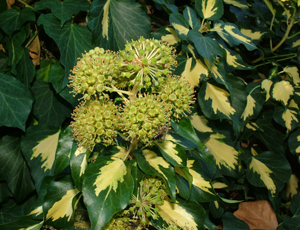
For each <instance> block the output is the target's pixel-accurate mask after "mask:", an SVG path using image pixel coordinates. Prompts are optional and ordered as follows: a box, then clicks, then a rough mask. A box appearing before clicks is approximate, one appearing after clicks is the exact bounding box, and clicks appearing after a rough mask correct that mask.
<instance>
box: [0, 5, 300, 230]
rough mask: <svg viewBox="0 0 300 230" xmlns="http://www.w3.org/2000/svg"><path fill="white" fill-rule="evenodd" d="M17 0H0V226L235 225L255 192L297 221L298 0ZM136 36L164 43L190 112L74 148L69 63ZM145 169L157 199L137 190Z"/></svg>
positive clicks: (292, 225) (282, 220) (286, 224)
mask: <svg viewBox="0 0 300 230" xmlns="http://www.w3.org/2000/svg"><path fill="white" fill-rule="evenodd" d="M26 2H27V3H26ZM26 2H24V1H21V0H20V1H16V2H15V3H14V4H13V5H8V6H7V7H2V6H1V7H0V158H1V159H0V165H1V167H0V178H1V180H0V204H1V211H0V212H1V217H2V218H1V222H0V228H1V229H46V228H47V226H53V227H54V228H57V229H74V228H81V229H95V230H96V229H97V230H98V229H117V228H116V226H118V228H120V229H135V228H136V229H142V228H144V227H147V228H149V229H217V228H218V226H219V225H222V226H223V228H224V229H249V226H248V224H247V223H248V222H247V218H245V219H244V220H241V219H238V218H237V217H236V216H235V215H234V214H233V213H234V212H235V211H236V210H237V209H238V204H239V203H240V202H249V201H256V200H267V201H269V202H270V204H271V206H272V208H273V209H274V212H275V214H276V218H277V221H278V223H279V225H278V229H282V230H283V229H297V228H299V223H300V215H299V206H300V198H299V187H298V182H299V178H300V173H299V170H298V169H299V164H300V127H299V119H300V110H299V109H300V107H299V106H300V75H299V73H300V72H299V68H300V48H299V47H300V33H299V30H300V26H299V15H300V2H299V1H291V0H290V1H283V0H278V1H275V0H274V1H273V0H272V1H271V0H243V1H236V0H233V1H230V0H193V1H184V2H180V3H178V2H179V1H176V2H175V1H165V0H153V1H145V3H142V2H144V1H134V0H105V1H103V0H94V1H92V2H91V3H90V2H89V1H86V0H64V1H58V0H42V1H26ZM175 3H176V4H175ZM151 25H152V27H151ZM140 37H145V38H146V39H148V38H149V39H159V40H161V41H162V42H167V43H168V44H170V45H172V46H173V47H174V52H175V53H176V63H177V65H176V68H174V69H173V70H172V74H174V75H178V76H179V77H181V78H184V79H186V80H187V81H188V82H189V83H190V85H192V86H193V87H194V89H195V92H196V93H195V98H196V103H195V104H194V106H193V108H192V113H191V114H190V115H189V116H188V117H184V118H182V119H180V120H179V121H178V120H176V121H175V120H174V121H173V120H172V121H171V122H170V125H171V126H172V130H170V131H169V132H168V133H167V134H166V135H159V136H163V138H162V139H159V140H155V141H153V144H151V145H148V146H145V145H143V144H139V143H137V142H136V139H129V138H126V137H124V135H122V134H119V135H116V136H115V137H114V138H115V139H114V144H113V145H111V144H109V145H102V144H101V143H99V144H97V145H96V146H95V147H94V148H93V149H91V150H87V149H85V148H83V147H79V146H78V143H77V142H76V141H75V140H74V138H73V136H72V131H73V130H72V126H70V123H71V121H72V115H71V113H72V111H73V109H74V108H75V107H76V106H77V105H78V104H79V98H81V97H82V95H77V96H76V97H73V96H72V94H71V93H69V91H70V88H68V86H67V85H68V84H69V83H70V82H69V75H70V73H71V70H72V69H73V68H74V66H76V65H77V63H78V59H79V58H81V57H82V56H83V54H84V53H85V52H88V51H89V50H91V49H94V48H95V47H100V48H103V49H104V50H110V52H112V53H113V52H114V51H118V50H123V49H125V47H126V44H127V42H131V41H135V40H137V39H139V38H140ZM116 82H118V84H119V85H122V83H123V82H121V81H116ZM149 90H150V91H151V88H150V89H149ZM120 92H121V91H120ZM150 93H152V92H150ZM108 94H109V95H110V98H112V99H113V103H114V104H115V105H117V106H119V105H121V104H122V103H123V100H124V98H127V95H125V96H124V95H123V97H124V98H120V94H117V93H116V92H113V91H112V92H108ZM125 100H126V99H125ZM128 117H130V116H129V115H128ZM118 122H120V121H118ZM116 125H121V126H122V125H123V126H124V124H116ZM126 125H128V124H126ZM78 129H79V128H78ZM139 135H141V134H139ZM149 178H150V179H149ZM153 178H155V179H153ZM148 179H149V180H150V181H151V180H157V179H158V180H159V181H161V182H160V183H162V184H163V185H161V184H159V185H161V186H163V188H164V191H165V194H166V195H164V196H163V202H160V200H159V202H157V203H156V200H154V201H153V200H151V202H152V203H151V205H150V206H149V203H147V205H146V204H145V203H143V202H141V201H145V200H146V198H145V200H142V199H141V200H139V197H141V194H148V192H149V194H150V193H151V191H150V190H149V191H148V190H147V188H145V187H143V185H145V184H147V183H146V182H145V181H146V180H148ZM151 186H153V185H152V184H151ZM151 186H150V187H151ZM154 187H155V186H154ZM141 189H145V191H143V192H142V193H141V191H140V190H141ZM151 189H152V187H151ZM155 189H156V187H155ZM155 189H154V190H155ZM154 190H153V191H152V193H155V191H154ZM149 199H150V198H149ZM147 201H149V200H147ZM143 205H144V206H143ZM133 207H134V210H135V211H134V212H130V210H133ZM140 207H141V208H140ZM130 208H131V209H130ZM152 211H153V212H152ZM151 212H152V213H151ZM130 213H131V214H130ZM132 213H135V215H134V216H133V215H132ZM145 215H146V216H147V218H145V219H141V220H140V219H136V218H138V217H143V218H144V217H145ZM145 224H146V225H145Z"/></svg>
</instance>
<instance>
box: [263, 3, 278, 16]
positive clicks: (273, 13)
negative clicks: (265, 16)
mask: <svg viewBox="0 0 300 230" xmlns="http://www.w3.org/2000/svg"><path fill="white" fill-rule="evenodd" d="M264 2H265V4H266V5H267V6H268V8H269V10H270V11H271V13H272V15H273V17H275V14H276V8H275V7H274V6H273V3H272V1H271V0H264Z"/></svg>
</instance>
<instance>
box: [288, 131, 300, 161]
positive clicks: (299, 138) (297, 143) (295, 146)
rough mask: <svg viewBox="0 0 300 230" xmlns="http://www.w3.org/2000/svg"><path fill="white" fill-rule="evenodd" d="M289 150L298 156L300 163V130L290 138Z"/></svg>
mask: <svg viewBox="0 0 300 230" xmlns="http://www.w3.org/2000/svg"><path fill="white" fill-rule="evenodd" d="M288 144H289V149H290V151H291V153H293V154H296V155H297V156H298V162H299V163H300V129H299V128H298V129H296V130H295V131H294V132H293V133H292V134H291V135H290V136H289V140H288Z"/></svg>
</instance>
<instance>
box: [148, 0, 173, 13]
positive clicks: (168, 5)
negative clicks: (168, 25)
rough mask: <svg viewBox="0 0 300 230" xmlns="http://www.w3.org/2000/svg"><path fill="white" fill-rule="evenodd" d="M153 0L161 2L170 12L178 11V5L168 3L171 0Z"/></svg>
mask: <svg viewBox="0 0 300 230" xmlns="http://www.w3.org/2000/svg"><path fill="white" fill-rule="evenodd" d="M153 1H154V2H156V3H158V4H160V5H161V6H162V7H163V8H164V10H165V11H166V12H167V13H168V14H171V13H178V7H177V6H176V5H174V4H168V3H167V2H169V1H167V2H166V0H153ZM170 3H171V2H170Z"/></svg>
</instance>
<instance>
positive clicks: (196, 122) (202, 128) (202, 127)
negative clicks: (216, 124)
mask: <svg viewBox="0 0 300 230" xmlns="http://www.w3.org/2000/svg"><path fill="white" fill-rule="evenodd" d="M190 120H191V123H192V125H193V127H194V128H195V129H196V130H198V131H199V132H202V133H206V132H210V133H212V132H213V130H212V128H211V127H209V126H208V125H207V123H208V120H207V119H206V117H205V116H199V115H192V116H190Z"/></svg>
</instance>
